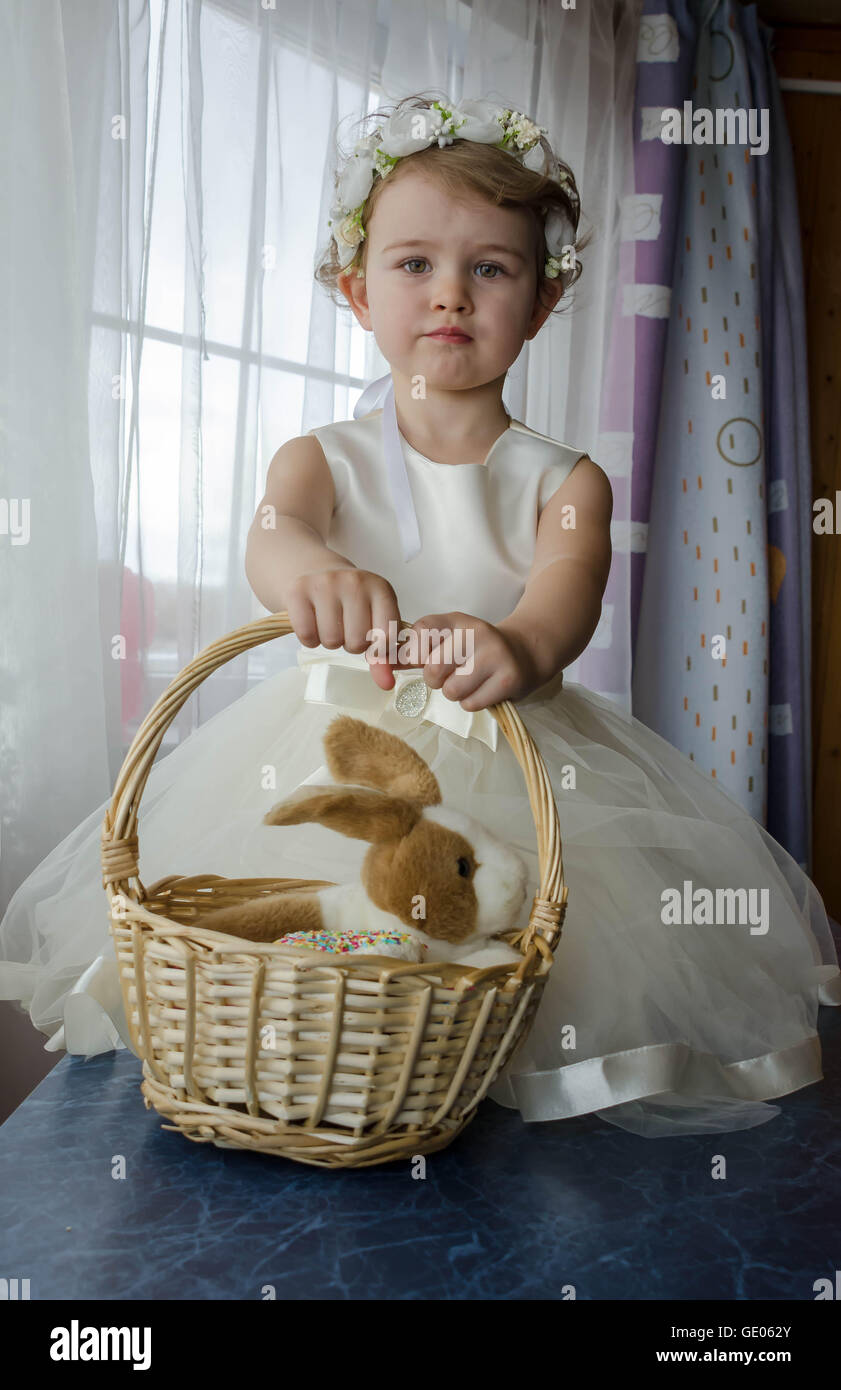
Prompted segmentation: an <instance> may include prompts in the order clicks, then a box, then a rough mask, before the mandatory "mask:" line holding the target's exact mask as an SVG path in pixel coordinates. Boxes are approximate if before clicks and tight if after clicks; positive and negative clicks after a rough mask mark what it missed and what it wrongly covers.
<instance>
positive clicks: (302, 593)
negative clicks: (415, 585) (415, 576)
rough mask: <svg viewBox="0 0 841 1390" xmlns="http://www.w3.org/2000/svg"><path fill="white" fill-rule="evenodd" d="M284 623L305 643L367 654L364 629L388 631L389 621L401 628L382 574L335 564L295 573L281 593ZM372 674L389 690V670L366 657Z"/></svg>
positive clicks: (394, 597) (391, 678) (391, 683)
mask: <svg viewBox="0 0 841 1390" xmlns="http://www.w3.org/2000/svg"><path fill="white" fill-rule="evenodd" d="M286 610H287V613H288V614H289V621H290V623H291V624H292V629H293V631H294V633H295V635H296V636H297V638H298V640H299V642H301V643H302V644H303V646H305V647H317V646H319V645H321V646H322V647H329V648H330V649H331V650H333V649H334V648H336V647H344V649H345V651H348V652H367V651H368V648H369V646H370V645H371V644H370V642H369V639H368V633H369V632H370V631H371V630H372V629H374V630H376V631H382V633H383V634H384V635H386V634H387V633H388V630H389V628H388V625H389V623H390V622H394V623H396V624H397V628H398V630H399V628H400V609H399V607H398V603H397V595H396V594H395V592H394V589H393V588H392V586H391V585H390V584H389V582H388V580H387V579H383V577H382V575H379V574H373V573H372V572H371V571H370V570H360V569H353V568H338V569H332V570H319V571H317V572H315V573H313V574H302V575H299V576H298V578H297V579H296V580H295V582H294V583H293V584H292V585H291V586H290V588H289V591H288V593H287V595H286ZM368 664H369V666H370V670H371V675H372V676H373V678H374V681H375V683H376V684H377V685H378V686H379V687H380V689H381V690H392V689H393V688H394V676H393V675H392V668H391V667H390V666H388V665H387V664H386V663H385V662H383V661H372V660H371V659H370V658H369V659H368Z"/></svg>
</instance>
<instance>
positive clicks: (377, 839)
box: [263, 784, 420, 844]
mask: <svg viewBox="0 0 841 1390" xmlns="http://www.w3.org/2000/svg"><path fill="white" fill-rule="evenodd" d="M419 816H420V810H419V808H418V806H417V805H416V804H415V803H413V802H412V801H406V800H403V799H402V798H400V797H391V796H383V795H382V793H381V792H375V791H368V790H367V789H365V788H357V789H355V790H354V791H350V790H348V789H347V788H346V787H330V786H325V787H316V786H313V785H312V784H310V785H309V786H303V787H298V788H297V789H296V790H295V791H294V792H292V795H291V796H288V797H286V799H285V800H284V801H279V802H278V803H277V805H276V806H273V807H272V809H271V810H270V811H267V812H266V814H265V815H264V817H263V824H264V825H302V824H304V823H305V822H311V821H318V822H319V824H321V825H326V826H327V828H328V829H329V830H338V832H339V834H340V835H349V836H350V837H351V838H352V839H354V840H367V841H368V842H369V844H381V843H383V842H384V841H386V840H402V839H403V837H404V836H406V835H408V834H409V832H410V831H411V830H412V828H413V827H414V826H415V825H416V824H417V821H418V818H419Z"/></svg>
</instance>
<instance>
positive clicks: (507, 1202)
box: [0, 1007, 841, 1301]
mask: <svg viewBox="0 0 841 1390" xmlns="http://www.w3.org/2000/svg"><path fill="white" fill-rule="evenodd" d="M819 1031H820V1035H821V1040H822V1045H823V1059H824V1077H825V1079H824V1080H823V1081H822V1082H819V1083H817V1084H815V1085H812V1086H807V1087H804V1088H803V1089H802V1090H801V1091H797V1092H794V1093H793V1094H791V1095H788V1096H784V1097H782V1098H781V1099H780V1100H779V1101H777V1102H775V1104H777V1105H779V1107H780V1113H779V1114H778V1115H777V1116H776V1117H775V1118H774V1119H773V1120H771V1121H770V1122H769V1123H767V1124H764V1125H760V1126H758V1127H756V1128H754V1129H751V1130H743V1131H739V1132H734V1133H730V1134H715V1135H711V1136H695V1135H692V1136H687V1137H682V1138H673V1139H644V1138H641V1137H638V1136H636V1135H633V1134H629V1133H628V1132H627V1131H624V1130H620V1129H618V1128H616V1127H615V1126H613V1125H609V1124H608V1123H606V1122H605V1121H603V1120H601V1119H599V1118H597V1117H595V1116H592V1115H591V1116H583V1117H580V1118H576V1119H572V1120H555V1121H550V1122H547V1123H541V1124H524V1123H523V1121H522V1120H521V1118H520V1116H519V1114H518V1113H517V1112H515V1111H513V1110H509V1109H506V1108H504V1107H502V1106H499V1105H497V1104H495V1102H494V1101H492V1100H489V1099H488V1100H485V1101H484V1102H483V1103H482V1105H481V1106H480V1109H479V1113H478V1115H477V1116H476V1118H475V1119H474V1120H473V1122H472V1123H471V1124H469V1125H468V1126H467V1128H466V1129H465V1130H464V1131H463V1132H462V1133H461V1134H460V1135H459V1136H458V1138H457V1139H456V1140H455V1141H454V1142H453V1144H451V1146H450V1147H449V1148H447V1149H443V1150H441V1151H440V1152H439V1153H436V1154H431V1155H428V1156H427V1160H426V1176H425V1177H423V1178H415V1177H413V1176H412V1167H411V1164H410V1163H409V1162H402V1161H401V1162H398V1163H393V1164H385V1165H382V1166H380V1167H375V1168H368V1169H357V1170H350V1171H337V1170H324V1169H320V1168H313V1167H310V1166H307V1165H305V1164H299V1163H295V1162H292V1161H290V1160H288V1159H277V1158H268V1157H265V1156H261V1155H258V1154H254V1153H249V1152H245V1151H236V1150H223V1149H218V1148H216V1147H215V1146H213V1145H212V1144H197V1143H193V1142H191V1141H190V1140H188V1139H187V1138H185V1137H184V1136H183V1135H182V1134H180V1133H176V1132H173V1131H170V1130H163V1129H162V1128H161V1125H162V1123H163V1120H162V1117H161V1116H159V1115H158V1114H157V1112H156V1111H154V1110H147V1109H146V1108H145V1106H144V1104H143V1099H142V1096H141V1094H140V1089H139V1085H140V1071H141V1064H140V1062H139V1061H138V1060H137V1058H136V1057H134V1055H133V1054H132V1053H130V1052H128V1051H125V1050H121V1051H118V1052H112V1053H107V1054H105V1055H103V1056H99V1057H93V1058H91V1059H90V1060H87V1061H86V1060H84V1059H83V1058H77V1057H69V1056H65V1057H63V1058H62V1060H61V1061H60V1062H59V1063H58V1065H57V1066H56V1067H55V1068H54V1069H53V1070H52V1071H51V1072H50V1073H49V1075H48V1076H46V1077H45V1078H44V1080H43V1081H42V1082H41V1084H40V1085H39V1086H38V1087H37V1088H36V1090H35V1091H34V1092H33V1093H32V1094H31V1095H30V1096H29V1097H28V1098H27V1099H26V1100H25V1101H24V1102H23V1104H22V1105H20V1106H19V1107H18V1109H17V1110H16V1111H14V1112H13V1114H12V1115H10V1116H9V1118H8V1120H7V1121H6V1123H5V1124H4V1125H3V1126H2V1127H0V1171H2V1182H0V1232H2V1236H0V1245H2V1250H3V1260H2V1264H3V1268H2V1270H0V1273H2V1274H3V1276H4V1277H12V1276H14V1277H18V1278H28V1279H29V1280H30V1285H29V1288H30V1298H32V1299H120V1300H125V1299H163V1300H178V1299H238V1300H248V1299H254V1300H260V1299H265V1298H266V1297H271V1296H274V1297H276V1298H279V1299H302V1300H303V1299H354V1300H356V1299H400V1300H403V1299H435V1300H439V1299H444V1300H451V1299H468V1300H485V1299H512V1298H513V1299H529V1300H531V1299H546V1298H548V1299H562V1298H564V1297H569V1296H570V1295H569V1292H568V1290H569V1286H573V1287H574V1290H575V1297H576V1298H578V1299H618V1300H624V1299H627V1300H640V1299H671V1298H676V1299H716V1300H726V1299H740V1300H741V1299H745V1300H754V1299H781V1300H782V1299H795V1300H800V1299H803V1300H809V1301H811V1300H813V1299H814V1293H813V1284H814V1281H815V1280H816V1279H818V1278H821V1277H824V1276H826V1277H829V1278H832V1277H833V1272H834V1270H835V1269H836V1267H837V1266H838V1263H839V1250H841V1239H839V1237H841V1203H839V1200H838V1173H839V1160H841V1009H838V1008H826V1007H823V1008H821V1009H820V1013H819ZM715 1154H724V1155H725V1156H726V1159H727V1169H728V1175H727V1178H726V1180H725V1181H714V1180H713V1179H712V1177H711V1161H712V1156H713V1155H715ZM120 1156H122V1159H124V1163H123V1164H121V1163H120ZM121 1172H124V1176H121ZM268 1286H270V1287H271V1290H273V1295H272V1293H268V1294H267V1292H266V1290H267V1287H268ZM565 1290H566V1291H567V1292H565Z"/></svg>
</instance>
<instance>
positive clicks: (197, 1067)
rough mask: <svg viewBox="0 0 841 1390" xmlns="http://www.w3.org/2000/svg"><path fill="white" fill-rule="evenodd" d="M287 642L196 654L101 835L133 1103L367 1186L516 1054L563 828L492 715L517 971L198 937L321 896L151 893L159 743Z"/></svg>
mask: <svg viewBox="0 0 841 1390" xmlns="http://www.w3.org/2000/svg"><path fill="white" fill-rule="evenodd" d="M291 631H292V627H291V625H290V622H289V619H288V616H287V615H286V613H276V614H274V615H273V616H271V617H266V618H261V619H259V620H258V621H256V622H253V623H249V624H248V625H247V626H246V627H242V628H239V629H238V630H237V631H235V632H232V633H230V634H229V635H228V636H227V637H224V638H221V639H220V640H219V641H217V642H213V643H211V645H210V646H209V647H206V648H205V650H204V651H203V652H200V653H199V655H198V656H197V657H195V659H194V660H193V661H191V662H190V663H189V665H188V666H186V667H185V668H184V670H183V671H182V672H181V674H180V675H179V676H178V677H176V679H175V680H174V681H173V682H172V684H171V685H170V686H169V687H168V689H167V690H165V691H164V693H163V695H162V696H161V697H160V699H159V700H158V701H157V702H156V704H155V705H154V707H153V708H152V710H151V711H150V713H149V714H148V715H147V717H146V719H145V720H144V721H143V723H142V725H141V726H140V728H139V729H138V731H137V734H136V736H135V738H134V740H133V742H132V745H131V747H130V749H129V751H128V753H127V755H126V759H125V762H124V763H123V766H122V768H121V770H120V775H119V777H118V778H117V784H116V786H115V788H114V795H113V798H112V801H111V804H110V806H109V808H108V811H107V813H106V816H105V820H104V822H103V830H102V876H103V886H104V888H105V891H106V894H107V896H108V903H109V918H110V922H111V933H112V936H113V938H114V945H115V948H116V953H117V960H118V963H119V971H120V986H121V990H122V996H123V1004H124V1007H125V1013H126V1019H127V1021H128V1027H129V1030H130V1034H131V1038H132V1042H133V1044H134V1050H135V1051H136V1052H137V1054H138V1056H139V1057H141V1058H142V1060H143V1082H142V1085H141V1090H142V1093H143V1096H144V1100H145V1104H146V1107H147V1109H148V1108H149V1106H150V1105H153V1106H154V1107H155V1109H156V1110H157V1111H158V1112H159V1113H160V1114H161V1115H163V1116H164V1117H165V1118H166V1119H168V1120H171V1121H173V1122H174V1123H173V1124H170V1125H164V1126H163V1128H165V1129H178V1130H180V1131H181V1132H182V1133H183V1134H185V1135H186V1136H187V1137H188V1138H189V1139H194V1140H196V1141H197V1142H199V1143H206V1142H208V1141H209V1142H211V1143H213V1144H216V1145H218V1146H219V1147H220V1148H245V1149H256V1150H258V1151H259V1152H261V1153H266V1154H273V1155H280V1156H282V1157H284V1158H291V1159H295V1160H296V1161H298V1162H300V1163H308V1164H312V1165H314V1166H317V1167H320V1168H365V1167H370V1166H373V1165H374V1164H378V1163H389V1162H392V1161H394V1160H396V1159H402V1158H407V1157H409V1156H412V1155H415V1154H421V1153H434V1152H435V1151H436V1150H437V1149H443V1148H445V1147H446V1146H447V1145H448V1144H450V1143H451V1142H452V1140H453V1139H454V1138H455V1137H456V1135H457V1134H458V1133H459V1131H460V1130H461V1129H463V1128H464V1126H465V1125H466V1124H468V1123H469V1121H470V1120H471V1119H472V1118H473V1116H474V1115H475V1113H476V1107H477V1106H478V1104H479V1102H480V1101H481V1100H482V1098H483V1096H484V1095H485V1094H486V1092H487V1090H488V1088H489V1087H490V1086H491V1085H492V1084H493V1082H494V1081H495V1079H496V1077H497V1075H498V1074H499V1072H500V1070H501V1069H502V1067H503V1066H504V1065H505V1063H506V1062H507V1061H508V1059H509V1058H510V1057H511V1055H512V1053H513V1052H514V1049H515V1048H516V1047H517V1045H518V1043H520V1042H521V1040H522V1039H523V1038H524V1036H525V1034H526V1032H527V1030H528V1028H529V1026H530V1024H531V1020H532V1018H533V1016H534V1013H535V1011H536V1009H537V1006H538V1004H539V1002H540V998H541V995H542V993H543V987H544V984H545V981H546V976H547V974H548V972H549V970H550V969H551V966H552V960H553V954H552V953H553V949H554V947H555V946H556V945H557V942H558V940H559V939H560V934H561V926H562V923H563V918H564V913H565V911H566V900H567V889H566V885H565V884H564V877H563V864H562V860H561V842H560V832H559V827H558V814H557V809H556V807H555V802H554V798H553V795H552V788H551V785H550V782H549V778H548V775H547V772H546V767H545V765H544V763H543V760H542V758H541V756H540V754H539V753H538V751H537V749H536V747H535V745H534V743H533V741H532V739H531V736H530V735H529V733H528V730H527V729H526V728H525V726H524V725H523V723H522V720H521V719H520V717H519V715H518V713H517V711H516V708H515V707H514V706H513V705H512V704H511V703H510V702H509V701H507V700H506V701H502V702H501V703H500V704H498V705H494V706H491V707H490V708H491V712H492V714H493V716H494V718H495V719H496V721H497V723H498V724H499V726H500V728H501V729H502V731H503V733H504V734H505V737H506V738H507V739H508V742H509V744H510V746H511V748H512V749H513V751H514V753H515V755H516V757H517V760H518V762H519V764H520V766H521V768H522V770H523V774H524V776H525V779H526V785H527V789H528V794H529V801H530V804H531V810H532V814H533V816H534V821H535V827H536V832H537V844H538V854H539V862H540V890H539V893H538V895H537V896H536V897H535V898H534V899H533V900H532V910H531V915H530V918H529V924H528V926H527V927H526V928H524V929H523V930H521V931H513V932H509V933H507V934H506V936H505V938H504V939H505V940H506V941H508V942H509V944H511V945H513V946H514V947H515V948H519V949H520V950H521V952H522V954H523V959H522V961H521V962H519V964H511V965H500V966H492V967H489V968H486V969H477V968H475V967H469V966H464V965H457V964H454V963H450V962H447V963H444V962H438V961H435V962H429V963H426V964H423V963H421V964H408V963H406V962H404V961H397V960H394V959H392V958H390V957H386V956H350V957H349V956H347V955H328V954H323V953H321V952H314V951H306V950H297V949H295V948H290V947H287V946H276V945H274V944H264V943H256V942H243V941H242V940H241V939H239V938H237V937H232V936H227V935H223V934H222V933H220V932H216V931H211V930H208V929H206V928H205V929H203V928H202V926H201V920H202V915H203V914H204V913H207V912H209V911H212V910H214V909H215V908H219V907H226V906H228V905H229V904H231V903H234V902H237V901H241V900H243V899H245V898H254V897H258V896H259V895H261V894H263V893H277V892H282V891H284V890H286V889H289V890H294V889H297V890H300V889H301V888H302V887H307V886H312V888H313V889H315V888H318V887H322V886H325V884H326V883H327V880H307V879H277V878H272V879H266V878H256V879H238V878H237V879H226V878H222V877H220V876H219V875H217V874H204V875H200V876H195V877H191V878H186V877H181V876H179V875H171V876H169V877H167V878H164V879H161V880H159V881H158V882H157V883H155V884H153V885H152V886H151V887H150V888H145V887H144V886H143V883H142V882H141V880H140V878H139V875H138V843H137V833H136V832H137V813H138V808H139V805H140V798H141V796H142V794H143V788H144V787H145V785H146V779H147V777H148V776H149V771H150V768H151V766H152V763H153V761H154V758H155V754H156V753H157V751H158V748H159V747H160V744H161V740H162V738H163V736H164V733H165V732H166V729H167V728H168V727H169V724H170V723H171V721H172V720H173V718H174V717H175V715H176V714H177V712H178V710H179V709H180V708H181V706H182V705H183V704H184V702H185V701H186V700H187V699H188V697H189V696H190V695H191V694H192V692H193V691H194V690H195V689H196V687H197V686H198V685H199V684H200V683H201V682H202V681H203V680H204V679H205V678H206V677H207V676H209V675H210V674H211V673H212V672H213V671H215V670H216V669H217V667H219V666H222V665H224V663H225V662H226V661H230V660H231V658H233V657H235V656H238V655H239V654H240V653H241V652H244V651H247V650H248V649H249V648H250V647H255V646H258V645H259V644H260V643H262V642H268V641H270V640H271V639H272V638H275V637H282V636H284V635H286V634H287V633H290V632H291Z"/></svg>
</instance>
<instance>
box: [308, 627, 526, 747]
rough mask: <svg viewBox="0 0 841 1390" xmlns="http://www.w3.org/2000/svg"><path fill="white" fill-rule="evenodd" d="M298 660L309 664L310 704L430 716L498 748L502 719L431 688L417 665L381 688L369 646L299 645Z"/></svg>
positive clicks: (410, 720) (411, 718) (411, 719)
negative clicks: (353, 649) (350, 648)
mask: <svg viewBox="0 0 841 1390" xmlns="http://www.w3.org/2000/svg"><path fill="white" fill-rule="evenodd" d="M298 665H299V666H300V667H301V668H302V669H305V670H307V672H308V674H307V684H306V688H305V690H304V699H305V700H307V701H309V702H310V703H311V704H320V705H343V706H345V707H346V708H348V709H356V710H361V711H363V712H365V713H367V714H370V715H372V716H374V717H379V716H380V715H381V714H383V713H384V712H385V711H386V710H388V709H393V710H396V711H397V713H398V714H402V715H403V716H404V717H405V719H406V726H407V728H408V727H409V726H411V725H414V724H415V723H416V721H417V720H418V719H420V720H421V721H423V720H424V719H428V720H429V721H430V723H432V724H438V725H439V726H440V728H442V729H449V730H450V732H451V733H454V734H459V735H460V736H461V737H462V738H478V739H480V740H481V742H482V743H484V744H486V745H487V747H488V748H490V749H492V751H493V752H496V747H497V740H498V737H499V725H498V724H497V722H496V720H495V719H494V717H493V715H492V714H490V713H489V712H488V710H486V709H480V710H466V709H462V707H461V705H460V704H459V703H458V701H457V700H448V699H447V696H446V695H445V694H444V692H443V691H442V690H431V689H430V687H429V686H428V685H427V684H426V681H425V680H424V678H423V675H422V674H420V672H419V670H418V668H417V667H412V669H411V670H405V671H395V672H394V681H395V684H394V688H393V689H392V690H382V689H381V688H380V686H378V685H377V683H376V681H375V680H374V677H373V676H372V675H371V668H370V666H369V665H368V662H367V661H366V659H365V653H364V652H348V651H345V649H344V647H337V648H336V649H335V650H332V649H330V648H329V647H300V648H299V649H298Z"/></svg>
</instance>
